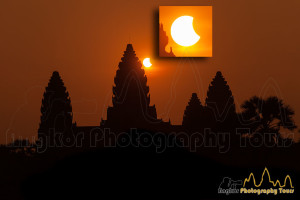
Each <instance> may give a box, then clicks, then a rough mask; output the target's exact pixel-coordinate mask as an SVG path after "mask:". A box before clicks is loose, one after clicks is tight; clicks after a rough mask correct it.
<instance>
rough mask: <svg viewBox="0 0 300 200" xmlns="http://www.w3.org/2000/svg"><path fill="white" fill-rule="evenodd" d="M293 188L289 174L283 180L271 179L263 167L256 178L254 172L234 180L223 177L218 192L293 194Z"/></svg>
mask: <svg viewBox="0 0 300 200" xmlns="http://www.w3.org/2000/svg"><path fill="white" fill-rule="evenodd" d="M294 192H295V188H294V185H293V183H292V179H291V177H290V175H286V176H285V178H284V180H283V181H282V182H280V180H279V179H275V180H273V179H272V178H271V175H270V172H269V170H268V169H267V168H265V169H264V171H263V173H262V175H261V178H260V179H256V178H255V176H254V173H250V175H249V176H248V177H247V178H245V179H244V180H243V179H241V180H237V181H234V180H232V179H231V178H229V177H224V178H223V180H222V182H221V184H220V186H219V188H218V193H219V194H226V195H229V194H243V195H244V194H254V195H278V194H294Z"/></svg>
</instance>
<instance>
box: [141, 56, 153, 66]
mask: <svg viewBox="0 0 300 200" xmlns="http://www.w3.org/2000/svg"><path fill="white" fill-rule="evenodd" d="M143 65H144V66H145V67H147V68H148V67H151V66H152V64H151V62H150V58H145V59H144V60H143Z"/></svg>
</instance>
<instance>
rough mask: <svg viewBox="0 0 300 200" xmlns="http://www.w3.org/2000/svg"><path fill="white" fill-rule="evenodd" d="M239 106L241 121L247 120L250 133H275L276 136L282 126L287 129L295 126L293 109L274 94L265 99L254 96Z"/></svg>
mask: <svg viewBox="0 0 300 200" xmlns="http://www.w3.org/2000/svg"><path fill="white" fill-rule="evenodd" d="M241 107H242V109H243V112H242V114H241V116H242V119H243V122H247V124H248V125H247V127H249V128H250V129H251V133H261V134H265V133H275V134H276V136H277V137H276V138H278V136H280V130H281V129H282V128H283V129H288V130H294V129H295V128H296V126H295V123H294V120H293V116H294V114H295V113H294V111H293V110H292V109H291V107H290V106H288V105H285V104H284V103H283V101H282V100H281V99H278V97H276V96H271V97H268V98H267V99H262V98H260V97H257V96H254V97H252V98H250V99H249V100H247V101H245V102H244V103H243V104H242V105H241Z"/></svg>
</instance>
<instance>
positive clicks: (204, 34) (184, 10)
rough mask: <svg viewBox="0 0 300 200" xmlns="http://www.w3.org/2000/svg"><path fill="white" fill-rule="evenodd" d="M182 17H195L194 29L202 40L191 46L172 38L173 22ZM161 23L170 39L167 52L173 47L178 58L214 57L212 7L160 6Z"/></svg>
mask: <svg viewBox="0 0 300 200" xmlns="http://www.w3.org/2000/svg"><path fill="white" fill-rule="evenodd" d="M181 16H191V17H193V18H194V19H193V28H194V30H195V32H196V33H197V34H198V35H199V36H200V40H199V41H198V42H197V43H196V44H194V45H192V46H190V47H183V46H180V45H179V44H177V43H176V42H175V41H174V40H173V39H172V36H171V26H172V24H173V22H174V21H175V20H176V19H177V18H178V17H181ZM159 23H162V24H163V26H164V30H165V31H166V34H167V36H168V38H169V44H168V45H167V47H166V50H167V51H169V49H170V47H172V49H173V52H174V54H175V55H176V56H177V57H212V7H211V6H160V8H159Z"/></svg>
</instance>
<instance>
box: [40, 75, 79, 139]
mask: <svg viewBox="0 0 300 200" xmlns="http://www.w3.org/2000/svg"><path fill="white" fill-rule="evenodd" d="M41 113H42V115H41V122H40V127H39V130H38V133H39V138H40V139H44V137H49V138H52V137H54V134H56V133H61V134H63V135H64V136H68V135H69V134H70V132H71V128H72V119H73V114H72V106H71V100H70V97H69V93H68V92H67V90H66V87H65V86H64V83H63V81H62V79H61V77H60V75H59V73H58V72H57V71H54V72H53V74H52V76H51V78H50V81H49V83H48V86H47V87H46V90H45V92H44V96H43V100H42V106H41Z"/></svg>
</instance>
